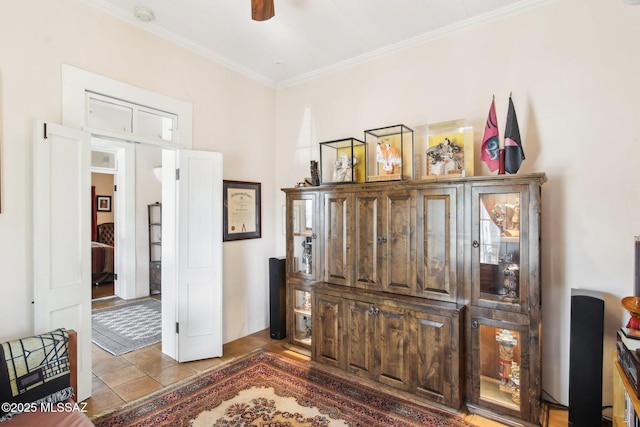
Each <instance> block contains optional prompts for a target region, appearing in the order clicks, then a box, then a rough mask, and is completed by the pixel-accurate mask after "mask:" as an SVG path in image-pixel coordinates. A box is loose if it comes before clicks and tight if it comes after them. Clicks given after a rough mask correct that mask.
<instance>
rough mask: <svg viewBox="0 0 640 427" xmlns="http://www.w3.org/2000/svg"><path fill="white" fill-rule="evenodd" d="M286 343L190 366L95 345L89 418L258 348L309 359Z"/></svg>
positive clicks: (557, 416) (552, 424)
mask: <svg viewBox="0 0 640 427" xmlns="http://www.w3.org/2000/svg"><path fill="white" fill-rule="evenodd" d="M120 302H122V300H117V299H116V300H102V301H101V300H98V301H94V303H93V308H100V307H105V306H110V305H117V304H118V303H120ZM283 344H284V340H283V341H277V340H273V339H271V338H270V337H269V331H268V329H265V330H264V331H260V332H257V333H255V334H252V335H249V336H247V337H244V338H241V339H239V340H236V341H233V342H230V343H228V344H225V345H224V347H223V354H224V356H223V357H221V358H214V359H205V360H199V361H195V362H188V363H178V362H176V361H175V360H173V359H171V358H170V357H168V356H166V355H164V354H162V351H161V345H160V344H155V345H152V346H149V347H146V348H143V349H141V350H137V351H133V352H130V353H126V354H124V355H122V356H113V355H111V354H109V353H107V352H106V351H104V350H102V349H101V348H99V347H97V346H95V345H93V352H92V357H93V393H92V397H91V398H89V399H87V400H86V402H87V410H88V412H89V413H88V414H87V415H89V416H91V415H94V414H98V413H101V412H103V411H107V410H112V409H116V408H118V407H121V406H122V405H124V404H126V403H128V402H132V401H134V400H137V399H140V398H142V397H144V396H147V395H149V394H151V393H154V392H156V391H158V390H161V389H162V388H164V387H168V386H170V385H172V384H175V383H177V382H179V381H182V380H184V379H186V378H189V377H192V376H196V375H198V374H200V373H202V372H203V371H205V370H208V369H210V368H212V367H214V366H216V365H219V364H221V363H223V362H224V361H226V360H229V359H232V358H235V357H238V356H241V355H243V354H245V353H248V352H250V351H252V350H255V349H257V348H263V349H265V350H268V351H272V352H274V353H279V354H283V355H285V356H287V357H291V358H294V359H297V360H303V361H307V360H309V358H308V357H306V356H302V355H300V354H298V353H295V352H292V351H290V350H287V349H286V348H284V347H283ZM465 419H466V420H467V421H469V422H470V423H472V424H474V425H476V426H478V427H500V426H503V424H500V423H496V422H493V421H491V420H487V419H484V418H482V417H480V416H478V415H474V414H467V415H466V416H465ZM567 419H568V415H567V411H565V410H559V409H551V410H550V411H549V421H548V424H546V427H566V426H568V421H567ZM543 425H545V424H543Z"/></svg>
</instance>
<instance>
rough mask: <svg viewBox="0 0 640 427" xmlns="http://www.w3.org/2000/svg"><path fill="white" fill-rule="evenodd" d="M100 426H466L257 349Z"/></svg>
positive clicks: (100, 419)
mask: <svg viewBox="0 0 640 427" xmlns="http://www.w3.org/2000/svg"><path fill="white" fill-rule="evenodd" d="M92 421H93V422H94V423H95V425H96V426H97V427H124V426H134V425H135V426H148V427H161V426H194V427H203V426H207V427H231V426H236V427H241V426H247V427H249V426H269V427H285V426H287V427H328V426H353V427H356V426H362V427H371V426H376V427H377V426H390V427H418V426H439V427H469V426H472V424H469V423H467V422H465V421H464V420H462V418H461V417H459V416H456V415H452V414H447V413H445V412H442V411H440V410H438V409H433V408H430V407H427V406H426V405H424V404H420V403H418V402H416V401H413V400H409V399H405V398H403V397H400V396H398V395H391V394H387V393H385V392H383V391H381V390H380V389H376V388H374V387H370V386H366V385H363V384H360V383H357V382H354V381H352V380H349V379H347V378H346V377H342V376H338V375H335V374H332V373H329V372H326V371H323V370H320V369H318V368H316V367H314V366H312V365H310V364H309V363H304V362H299V361H296V360H293V359H290V358H287V357H286V356H282V355H278V354H274V353H270V352H266V351H263V350H257V351H254V352H252V353H249V354H247V355H246V356H243V357H240V358H238V359H236V360H233V361H230V362H229V363H226V364H225V365H223V366H220V367H217V368H214V369H212V370H210V371H208V372H206V373H205V374H202V375H200V376H198V377H195V378H191V379H188V380H186V381H184V382H182V383H181V384H179V385H177V386H173V387H170V388H169V389H165V390H162V391H160V392H158V393H157V394H155V395H152V396H150V397H147V398H144V399H141V400H139V401H137V402H134V403H132V404H130V405H128V406H125V407H124V408H122V409H119V410H117V411H115V412H111V413H107V414H99V415H97V416H95V417H93V419H92Z"/></svg>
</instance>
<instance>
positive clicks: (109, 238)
mask: <svg viewBox="0 0 640 427" xmlns="http://www.w3.org/2000/svg"><path fill="white" fill-rule="evenodd" d="M113 239H114V226H113V223H112V222H105V223H103V224H99V225H98V242H100V243H104V244H105V245H109V246H113Z"/></svg>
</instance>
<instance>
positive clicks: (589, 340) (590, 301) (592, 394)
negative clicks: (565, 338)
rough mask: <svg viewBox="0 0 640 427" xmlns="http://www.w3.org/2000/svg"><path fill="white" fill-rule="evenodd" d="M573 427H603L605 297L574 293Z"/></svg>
mask: <svg viewBox="0 0 640 427" xmlns="http://www.w3.org/2000/svg"><path fill="white" fill-rule="evenodd" d="M570 332H571V338H570V349H569V426H572V427H601V426H602V360H603V358H602V352H603V334H604V297H603V295H602V293H600V292H594V291H587V290H584V289H572V290H571V331H570Z"/></svg>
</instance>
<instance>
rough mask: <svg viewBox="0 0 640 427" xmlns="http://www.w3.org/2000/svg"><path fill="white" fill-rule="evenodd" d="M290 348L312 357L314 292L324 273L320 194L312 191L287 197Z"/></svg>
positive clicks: (287, 317)
mask: <svg viewBox="0 0 640 427" xmlns="http://www.w3.org/2000/svg"><path fill="white" fill-rule="evenodd" d="M286 206H287V213H286V219H287V222H286V236H287V241H286V244H287V266H286V271H287V277H286V287H287V313H286V322H287V343H286V346H287V348H289V349H291V350H294V351H297V352H299V353H302V354H305V355H307V356H311V343H312V331H311V316H312V314H313V310H312V308H313V307H312V300H311V298H312V289H313V286H314V284H315V283H316V282H317V281H318V280H320V275H321V274H322V263H321V254H322V249H323V245H322V243H321V241H320V240H321V239H318V238H317V233H318V232H319V226H318V218H319V215H318V209H319V202H318V194H317V192H316V191H314V190H313V189H311V188H304V189H299V190H296V192H295V193H288V194H287V205H286Z"/></svg>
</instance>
